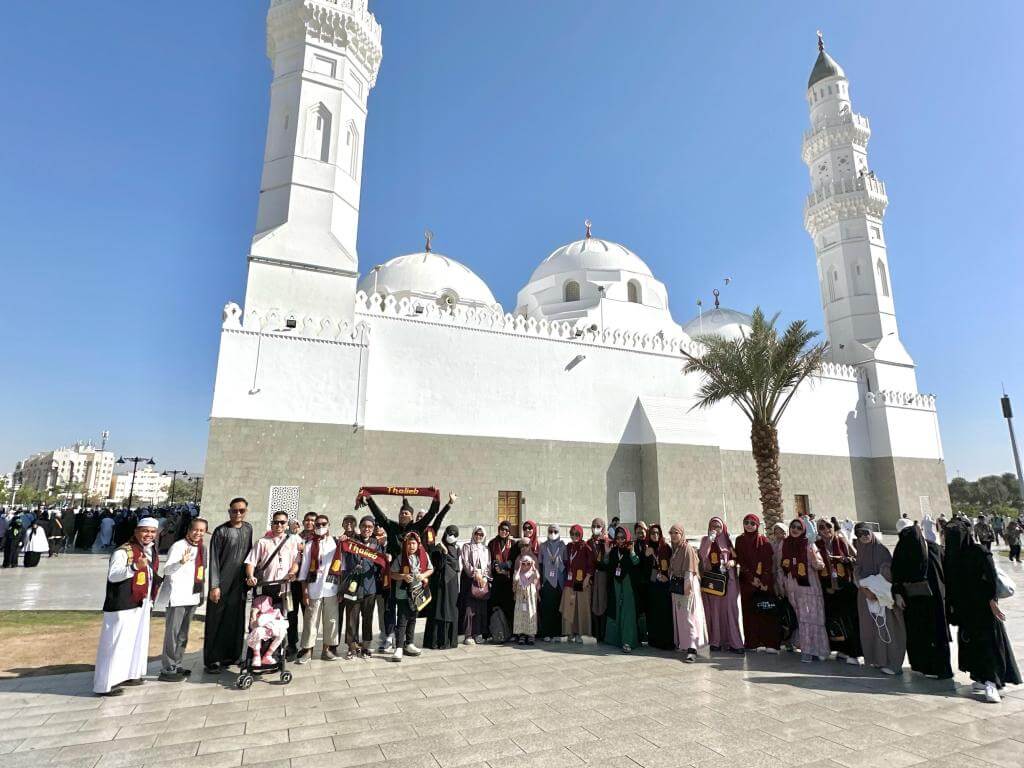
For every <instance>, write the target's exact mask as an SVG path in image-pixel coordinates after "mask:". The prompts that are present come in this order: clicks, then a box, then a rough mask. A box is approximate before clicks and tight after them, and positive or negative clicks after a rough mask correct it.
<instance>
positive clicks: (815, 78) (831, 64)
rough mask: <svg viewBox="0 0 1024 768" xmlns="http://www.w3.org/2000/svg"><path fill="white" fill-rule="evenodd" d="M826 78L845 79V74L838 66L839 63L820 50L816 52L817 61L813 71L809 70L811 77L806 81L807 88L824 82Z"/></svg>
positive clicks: (823, 50)
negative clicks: (821, 81)
mask: <svg viewBox="0 0 1024 768" xmlns="http://www.w3.org/2000/svg"><path fill="white" fill-rule="evenodd" d="M826 77H846V73H845V72H843V68H842V67H840V66H839V62H837V61H836V60H835V59H833V58H832V57H831V56H829V55H828V54H827V53H826V52H825V49H824V48H822V49H820V50H819V51H818V59H817V61H815V62H814V69H812V70H811V76H810V78H808V80H807V87H808V88H810V87H812V86H813V85H814V84H815V83H817V82H819V81H820V80H824V79H825V78H826Z"/></svg>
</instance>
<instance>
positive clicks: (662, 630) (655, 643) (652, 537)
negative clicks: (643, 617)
mask: <svg viewBox="0 0 1024 768" xmlns="http://www.w3.org/2000/svg"><path fill="white" fill-rule="evenodd" d="M644 558H645V559H646V560H647V563H648V566H649V568H650V571H651V575H650V577H649V584H648V592H647V639H648V642H649V643H650V644H651V646H652V647H654V648H660V649H661V650H663V651H671V650H674V649H675V647H676V645H675V641H674V640H673V637H672V597H671V593H670V592H669V585H668V583H669V575H668V574H669V561H670V560H671V559H672V548H671V547H670V546H669V545H668V542H667V541H665V537H664V536H662V534H661V526H660V525H658V524H657V523H655V524H653V525H652V526H651V527H650V528H649V529H648V531H647V547H646V548H645V549H644Z"/></svg>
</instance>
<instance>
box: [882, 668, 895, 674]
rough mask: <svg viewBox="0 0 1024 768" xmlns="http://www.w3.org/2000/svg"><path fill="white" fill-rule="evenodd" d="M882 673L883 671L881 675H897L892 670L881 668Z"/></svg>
mask: <svg viewBox="0 0 1024 768" xmlns="http://www.w3.org/2000/svg"><path fill="white" fill-rule="evenodd" d="M880 671H881V673H882V674H883V675H895V674H896V673H895V672H893V671H892V670H891V669H889V668H888V667H881V669H880Z"/></svg>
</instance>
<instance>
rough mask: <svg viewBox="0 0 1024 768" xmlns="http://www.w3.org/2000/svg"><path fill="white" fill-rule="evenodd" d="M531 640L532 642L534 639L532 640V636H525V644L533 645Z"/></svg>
mask: <svg viewBox="0 0 1024 768" xmlns="http://www.w3.org/2000/svg"><path fill="white" fill-rule="evenodd" d="M533 642H534V641H533V638H532V637H527V638H526V644H527V645H533Z"/></svg>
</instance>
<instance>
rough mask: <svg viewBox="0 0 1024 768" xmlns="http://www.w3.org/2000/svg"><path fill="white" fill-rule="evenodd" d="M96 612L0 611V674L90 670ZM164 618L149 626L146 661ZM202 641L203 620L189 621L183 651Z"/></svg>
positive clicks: (159, 639)
mask: <svg viewBox="0 0 1024 768" xmlns="http://www.w3.org/2000/svg"><path fill="white" fill-rule="evenodd" d="M102 625H103V612H102V611H0V649H2V650H0V678H3V677H8V678H9V677H30V676H36V675H59V674H66V673H68V672H87V671H91V670H92V669H93V668H94V664H95V662H96V646H97V645H98V644H99V639H100V629H101V627H102ZM163 640H164V620H163V617H162V616H153V617H152V620H151V621H150V625H149V659H150V661H152V660H154V659H157V658H159V657H160V650H161V648H162V647H163ZM202 644H203V622H202V620H199V621H196V620H193V621H192V626H191V628H190V631H189V643H188V645H189V649H190V650H193V651H194V650H198V649H200V648H202Z"/></svg>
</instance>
